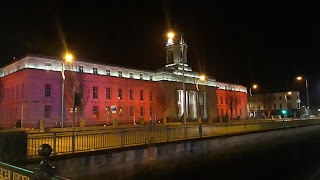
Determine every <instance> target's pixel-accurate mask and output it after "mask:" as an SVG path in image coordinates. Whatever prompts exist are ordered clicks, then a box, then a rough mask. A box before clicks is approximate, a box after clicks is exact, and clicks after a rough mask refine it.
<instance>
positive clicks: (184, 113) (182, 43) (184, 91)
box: [180, 37, 187, 125]
mask: <svg viewBox="0 0 320 180" xmlns="http://www.w3.org/2000/svg"><path fill="white" fill-rule="evenodd" d="M180 45H181V62H182V77H183V82H182V87H183V105H184V108H183V124H185V125H187V117H186V114H187V95H186V87H185V86H186V85H185V76H184V63H185V55H184V46H185V42H184V40H183V38H182V37H181V40H180Z"/></svg>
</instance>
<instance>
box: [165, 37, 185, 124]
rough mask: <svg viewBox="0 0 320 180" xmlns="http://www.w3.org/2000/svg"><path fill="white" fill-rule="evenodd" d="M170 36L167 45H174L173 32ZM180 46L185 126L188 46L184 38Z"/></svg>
mask: <svg viewBox="0 0 320 180" xmlns="http://www.w3.org/2000/svg"><path fill="white" fill-rule="evenodd" d="M167 36H168V41H167V45H173V44H174V42H173V38H174V36H175V34H174V33H173V32H169V33H168V34H167ZM180 46H181V56H180V57H181V59H180V61H179V63H180V64H182V78H183V79H182V89H183V90H182V91H183V102H182V106H181V107H182V116H183V124H185V125H186V124H187V120H186V110H187V104H186V102H187V100H186V97H187V96H186V88H185V75H184V66H185V60H186V59H185V58H186V57H185V46H186V43H185V41H184V40H183V38H182V37H181V39H180Z"/></svg>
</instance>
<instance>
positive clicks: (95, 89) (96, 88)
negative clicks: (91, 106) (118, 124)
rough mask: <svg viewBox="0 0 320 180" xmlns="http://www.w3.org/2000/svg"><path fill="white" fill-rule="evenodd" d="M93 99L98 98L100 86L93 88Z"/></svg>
mask: <svg viewBox="0 0 320 180" xmlns="http://www.w3.org/2000/svg"><path fill="white" fill-rule="evenodd" d="M92 97H93V98H98V86H93V88H92Z"/></svg>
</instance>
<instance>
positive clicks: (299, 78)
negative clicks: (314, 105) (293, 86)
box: [297, 76, 310, 108]
mask: <svg viewBox="0 0 320 180" xmlns="http://www.w3.org/2000/svg"><path fill="white" fill-rule="evenodd" d="M302 79H303V78H302V77H301V76H298V77H297V80H298V81H301V80H302ZM304 79H305V86H306V94H307V108H310V104H309V92H308V91H309V90H308V79H307V78H304Z"/></svg>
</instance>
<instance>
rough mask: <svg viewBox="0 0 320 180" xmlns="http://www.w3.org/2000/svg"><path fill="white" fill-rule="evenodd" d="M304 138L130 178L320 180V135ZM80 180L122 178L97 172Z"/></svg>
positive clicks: (145, 171) (271, 142) (143, 172)
mask: <svg viewBox="0 0 320 180" xmlns="http://www.w3.org/2000/svg"><path fill="white" fill-rule="evenodd" d="M319 134H320V132H319ZM304 136H305V137H301V136H300V137H292V138H289V139H286V140H283V139H278V140H277V139H276V140H272V141H270V142H268V143H263V144H254V145H250V146H248V147H246V148H233V149H232V150H230V151H227V152H221V153H219V154H215V155H208V154H207V155H203V156H201V157H199V158H197V159H193V160H192V161H185V162H184V163H183V164H178V165H177V164H175V165H170V164H168V165H167V168H156V167H154V168H152V167H151V168H149V169H145V170H143V171H140V172H138V173H137V174H136V175H134V176H133V177H132V176H131V177H130V178H126V179H152V180H154V179H159V180H160V179H161V180H163V179H165V180H169V179H179V180H180V179H198V180H200V179H256V180H258V179H282V180H287V179H288V180H295V179H297V180H304V179H306V180H316V179H319V180H320V135H314V134H313V135H312V136H311V135H304ZM310 136H311V137H310ZM284 141H285V142H286V143H285V144H283V142H284ZM173 161H174V160H173ZM172 164H174V163H172ZM77 179H122V178H119V177H118V178H116V177H113V176H110V174H108V173H95V175H92V174H91V175H87V176H83V177H81V178H80V177H79V178H77Z"/></svg>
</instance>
